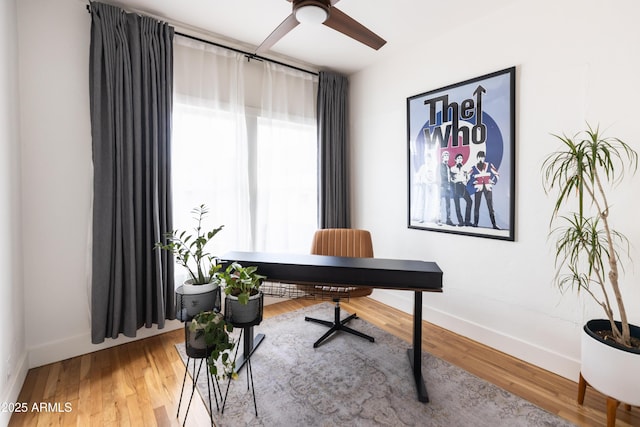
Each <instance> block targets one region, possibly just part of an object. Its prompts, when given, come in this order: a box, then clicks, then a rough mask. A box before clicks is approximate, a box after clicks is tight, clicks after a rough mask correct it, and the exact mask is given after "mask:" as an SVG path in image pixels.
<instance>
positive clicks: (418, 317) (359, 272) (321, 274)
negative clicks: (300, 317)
mask: <svg viewBox="0 0 640 427" xmlns="http://www.w3.org/2000/svg"><path fill="white" fill-rule="evenodd" d="M233 261H237V262H239V263H240V264H243V265H245V266H248V265H255V266H257V267H258V273H259V274H262V275H265V276H267V280H268V281H273V282H284V283H299V284H307V283H309V284H335V285H349V286H372V287H375V288H381V289H398V290H409V291H414V306H413V349H409V350H407V353H408V355H409V362H410V363H411V366H412V367H413V376H414V381H415V383H416V389H417V393H418V400H419V401H420V402H428V401H429V396H428V394H427V389H426V386H425V384H424V379H423V377H422V366H421V361H422V292H442V270H440V267H438V265H437V264H436V263H434V262H424V261H408V260H396V259H382V258H348V257H334V256H324V255H297V254H295V255H294V254H275V253H264V252H229V253H226V254H225V255H223V256H222V262H223V263H230V262H233Z"/></svg>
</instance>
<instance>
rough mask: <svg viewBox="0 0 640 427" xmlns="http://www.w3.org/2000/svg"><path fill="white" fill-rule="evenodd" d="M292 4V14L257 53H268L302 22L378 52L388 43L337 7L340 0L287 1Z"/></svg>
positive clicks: (263, 43)
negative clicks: (349, 38)
mask: <svg viewBox="0 0 640 427" xmlns="http://www.w3.org/2000/svg"><path fill="white" fill-rule="evenodd" d="M287 1H289V2H291V3H292V6H293V7H292V9H293V10H292V12H291V14H290V15H289V16H288V17H287V18H285V20H284V21H282V23H281V24H280V25H278V27H277V28H276V29H275V30H274V31H273V32H272V33H271V34H269V37H267V38H266V40H265V41H263V42H262V44H261V45H260V46H258V49H257V50H256V53H261V52H266V51H268V50H269V49H271V47H272V46H273V45H274V44H276V43H277V42H278V40H280V39H281V38H282V37H284V36H285V35H286V34H287V33H288V32H289V31H291V30H293V29H294V28H295V27H296V26H298V24H299V23H301V22H315V23H318V24H320V23H322V24H324V25H326V26H327V27H329V28H332V29H334V30H336V31H339V32H341V33H342V34H345V35H347V36H349V37H351V38H352V39H354V40H357V41H359V42H360V43H364V44H365V45H367V46H369V47H371V48H373V49H375V50H378V49H380V48H381V47H382V46H384V44H385V43H386V41H385V40H384V39H383V38H381V37H380V36H378V35H377V34H375V33H374V32H372V31H371V30H369V29H368V28H366V27H365V26H364V25H362V24H360V23H359V22H358V21H356V20H355V19H353V18H351V17H350V16H349V15H347V14H345V13H344V12H342V11H341V10H340V9H337V8H336V7H335V4H336V3H338V2H339V1H340V0H287Z"/></svg>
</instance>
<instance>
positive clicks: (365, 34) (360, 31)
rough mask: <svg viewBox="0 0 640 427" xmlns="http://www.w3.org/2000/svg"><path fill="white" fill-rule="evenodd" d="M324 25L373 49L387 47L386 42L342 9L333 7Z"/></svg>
mask: <svg viewBox="0 0 640 427" xmlns="http://www.w3.org/2000/svg"><path fill="white" fill-rule="evenodd" d="M324 25H326V26H327V27H330V28H333V29H334V30H336V31H339V32H341V33H342V34H345V35H347V36H349V37H351V38H352V39H354V40H357V41H359V42H360V43H364V44H366V45H367V46H369V47H370V48H372V49H375V50H378V49H380V48H381V47H382V46H384V45H385V43H387V42H386V40H384V39H383V38H382V37H380V36H378V35H377V34H376V33H374V32H373V31H371V30H369V29H368V28H367V27H365V26H364V25H362V24H360V23H359V22H358V21H356V20H355V19H353V18H351V17H350V16H349V15H347V14H346V13H344V12H342V11H341V10H340V9H336V8H335V7H332V8H331V9H330V12H329V18H328V19H327V20H326V21H324Z"/></svg>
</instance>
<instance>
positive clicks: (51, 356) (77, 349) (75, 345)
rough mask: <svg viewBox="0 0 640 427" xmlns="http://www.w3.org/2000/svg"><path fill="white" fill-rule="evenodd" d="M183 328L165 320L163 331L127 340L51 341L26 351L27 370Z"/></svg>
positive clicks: (142, 332) (143, 332)
mask: <svg viewBox="0 0 640 427" xmlns="http://www.w3.org/2000/svg"><path fill="white" fill-rule="evenodd" d="M183 327H184V324H183V323H182V322H180V321H179V320H167V321H166V322H165V326H164V328H163V329H158V328H157V326H154V327H152V328H142V329H139V330H138V332H137V336H136V337H135V338H129V337H125V336H124V335H121V336H120V337H118V338H116V339H110V338H107V339H105V341H104V342H103V343H100V344H92V343H91V334H90V333H89V332H87V333H86V334H82V335H76V336H74V337H68V338H65V339H63V340H59V341H51V342H48V343H44V344H42V345H39V346H36V347H31V348H29V349H27V351H28V354H29V369H30V368H35V367H37V366H42V365H46V364H48V363H53V362H58V361H60V360H65V359H68V358H70V357H75V356H80V355H83V354H87V353H92V352H94V351H98V350H103V349H105V348H109V347H114V346H116V345H120V344H124V343H128V342H132V341H137V340H141V339H143V338H148V337H152V336H154V335H158V334H162V333H165V332H170V331H173V330H176V329H180V328H183Z"/></svg>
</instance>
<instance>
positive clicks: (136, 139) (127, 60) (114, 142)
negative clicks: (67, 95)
mask: <svg viewBox="0 0 640 427" xmlns="http://www.w3.org/2000/svg"><path fill="white" fill-rule="evenodd" d="M89 9H90V13H91V50H90V70H89V83H90V102H91V136H92V140H93V142H92V144H93V171H94V178H93V191H94V196H93V197H94V200H93V256H92V264H93V270H92V284H91V340H92V342H93V343H96V344H97V343H100V342H103V341H104V339H105V337H111V338H116V337H117V336H118V335H119V334H120V333H123V334H124V335H126V336H129V337H134V336H135V335H136V331H137V330H138V329H140V328H141V327H142V326H146V327H151V326H152V325H153V324H157V325H158V327H159V328H162V327H164V323H165V319H172V318H174V317H175V306H174V298H173V288H174V284H173V265H174V264H173V260H172V259H171V257H170V256H168V255H167V254H166V253H161V252H160V251H157V250H154V249H153V246H154V243H155V242H157V241H160V238H161V236H162V234H163V233H165V232H167V231H168V230H171V229H172V218H171V185H170V184H171V170H170V148H171V147H170V137H171V109H172V81H173V47H172V43H173V28H172V27H170V26H168V25H167V24H165V23H161V22H158V21H156V20H153V19H151V18H148V17H144V16H139V15H135V14H128V13H125V12H124V11H123V10H122V9H119V8H117V7H114V6H110V5H106V4H102V3H97V2H92V3H91V4H90V7H89ZM163 252H164V251H163Z"/></svg>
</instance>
